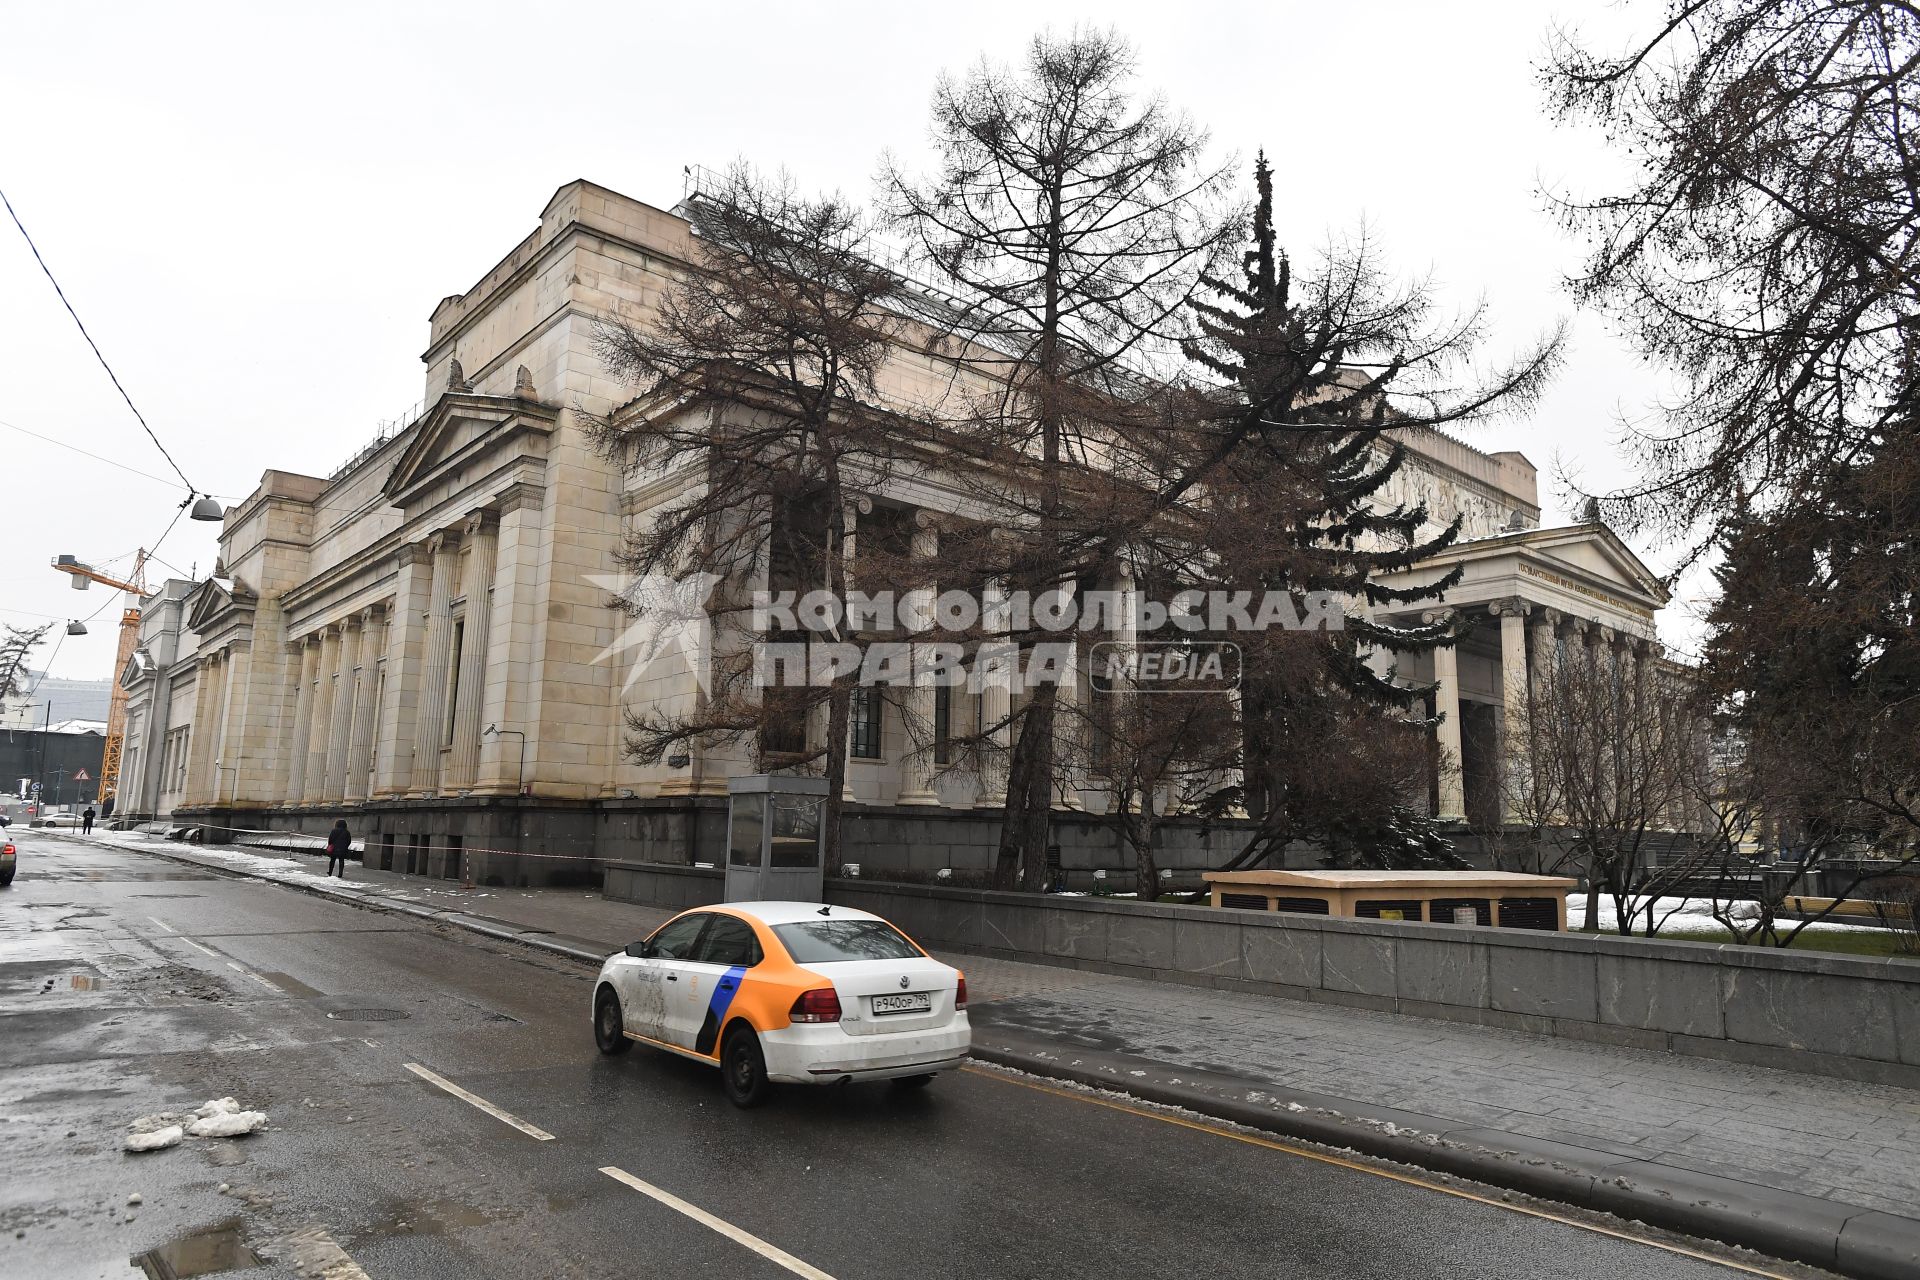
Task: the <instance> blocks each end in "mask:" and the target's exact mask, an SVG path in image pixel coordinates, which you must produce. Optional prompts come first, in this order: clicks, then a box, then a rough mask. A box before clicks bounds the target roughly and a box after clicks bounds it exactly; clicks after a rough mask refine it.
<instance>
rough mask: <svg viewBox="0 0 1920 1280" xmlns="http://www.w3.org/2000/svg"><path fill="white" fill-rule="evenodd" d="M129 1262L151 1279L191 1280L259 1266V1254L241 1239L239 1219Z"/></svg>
mask: <svg viewBox="0 0 1920 1280" xmlns="http://www.w3.org/2000/svg"><path fill="white" fill-rule="evenodd" d="M127 1263H128V1265H129V1266H132V1267H135V1268H137V1269H138V1270H139V1271H140V1272H141V1274H143V1275H145V1276H147V1277H149V1280H188V1277H191V1276H210V1275H217V1274H219V1273H220V1272H223V1271H242V1270H245V1269H246V1268H248V1267H257V1266H259V1265H260V1255H259V1254H257V1253H255V1252H254V1251H253V1250H251V1249H249V1248H247V1245H246V1242H245V1241H244V1240H243V1239H241V1236H240V1219H238V1218H234V1219H231V1220H230V1221H227V1222H222V1223H220V1224H218V1225H217V1226H211V1227H203V1228H202V1229H201V1230H199V1231H196V1232H194V1233H193V1234H192V1235H189V1236H181V1237H180V1238H179V1239H178V1240H173V1241H170V1242H168V1243H167V1244H163V1245H161V1246H160V1247H159V1248H158V1249H149V1250H147V1251H146V1252H145V1253H142V1254H138V1255H136V1256H134V1257H131V1258H128V1259H127Z"/></svg>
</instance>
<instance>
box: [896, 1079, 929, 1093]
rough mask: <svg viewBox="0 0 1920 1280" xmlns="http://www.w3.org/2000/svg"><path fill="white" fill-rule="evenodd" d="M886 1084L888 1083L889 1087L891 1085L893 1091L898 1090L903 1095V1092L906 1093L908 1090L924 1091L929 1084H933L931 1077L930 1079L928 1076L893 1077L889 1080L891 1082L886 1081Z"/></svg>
mask: <svg viewBox="0 0 1920 1280" xmlns="http://www.w3.org/2000/svg"><path fill="white" fill-rule="evenodd" d="M887 1083H888V1084H890V1085H892V1086H893V1087H894V1088H895V1089H898V1090H900V1091H901V1092H903V1093H904V1092H906V1091H907V1090H909V1089H924V1088H926V1087H927V1086H928V1085H930V1084H932V1083H933V1077H932V1076H930V1075H927V1076H895V1077H894V1078H893V1079H891V1080H889V1081H888V1082H887Z"/></svg>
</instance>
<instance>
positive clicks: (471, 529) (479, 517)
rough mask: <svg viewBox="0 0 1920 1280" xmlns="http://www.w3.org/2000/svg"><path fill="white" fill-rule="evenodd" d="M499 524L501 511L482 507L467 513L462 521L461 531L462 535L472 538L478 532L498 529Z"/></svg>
mask: <svg viewBox="0 0 1920 1280" xmlns="http://www.w3.org/2000/svg"><path fill="white" fill-rule="evenodd" d="M499 526H500V513H499V512H498V511H496V510H494V509H492V508H490V507H481V508H479V509H478V510H476V511H469V512H468V513H467V517H466V519H464V520H462V521H461V522H460V533H461V536H462V537H466V538H470V537H472V536H473V535H475V534H477V533H484V532H486V531H487V530H489V529H497V528H499Z"/></svg>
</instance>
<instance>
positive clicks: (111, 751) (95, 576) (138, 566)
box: [53, 547, 147, 804]
mask: <svg viewBox="0 0 1920 1280" xmlns="http://www.w3.org/2000/svg"><path fill="white" fill-rule="evenodd" d="M53 567H54V568H56V569H58V570H59V571H60V572H62V573H70V574H72V575H73V589H74V590H75V591H85V590H86V589H87V587H88V586H89V585H90V584H92V583H95V582H98V583H100V584H101V585H103V586H108V587H114V588H116V589H118V590H120V591H126V592H130V593H131V594H132V596H133V598H134V600H135V601H136V602H137V601H139V600H141V599H143V598H145V596H146V594H147V586H146V576H145V575H146V568H147V552H146V549H145V548H144V547H143V548H141V550H140V552H139V554H138V555H136V556H134V558H133V579H132V580H131V581H127V582H123V581H121V580H120V579H119V578H115V577H113V576H111V575H110V574H105V573H102V572H100V571H99V570H98V569H96V568H94V567H93V566H92V565H88V564H82V563H81V562H80V561H78V560H76V559H74V558H73V557H72V556H56V557H54V561H53ZM139 643H140V609H139V606H138V604H137V603H136V604H134V605H131V606H129V607H127V608H126V609H123V610H122V611H121V613H120V648H119V656H118V657H117V658H116V659H115V660H114V664H113V696H112V699H111V700H110V701H109V702H108V703H107V741H106V746H105V749H104V750H103V751H102V752H101V755H100V789H99V790H98V791H97V792H96V793H95V799H96V800H98V801H99V802H100V803H102V804H104V803H105V802H106V801H107V800H109V799H111V798H112V797H113V795H114V793H115V792H117V791H118V790H119V788H120V757H121V754H122V752H123V750H124V748H125V747H126V743H127V691H126V689H125V688H124V687H123V686H122V685H121V683H120V673H121V672H123V671H125V670H126V669H127V661H128V659H130V658H132V657H133V651H134V649H135V647H136V646H138V645H139Z"/></svg>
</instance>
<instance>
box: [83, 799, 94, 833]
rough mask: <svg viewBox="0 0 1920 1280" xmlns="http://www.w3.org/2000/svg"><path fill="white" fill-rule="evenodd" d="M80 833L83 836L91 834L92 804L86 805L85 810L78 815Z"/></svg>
mask: <svg viewBox="0 0 1920 1280" xmlns="http://www.w3.org/2000/svg"><path fill="white" fill-rule="evenodd" d="M80 834H81V835H83V836H86V835H92V834H93V806H92V805H88V806H87V811H86V812H85V813H83V814H81V815H80Z"/></svg>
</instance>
